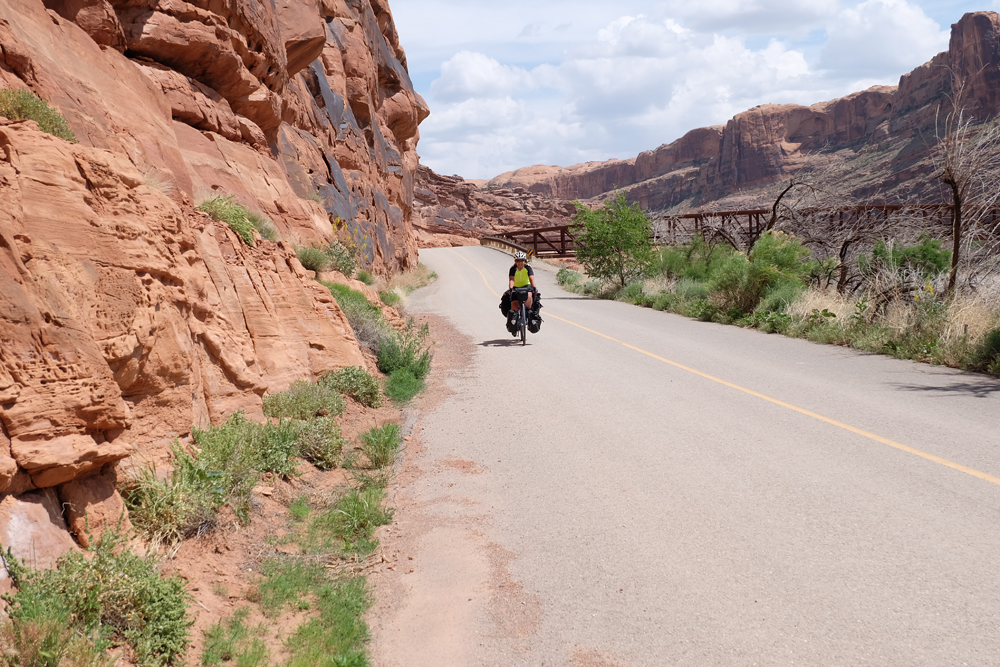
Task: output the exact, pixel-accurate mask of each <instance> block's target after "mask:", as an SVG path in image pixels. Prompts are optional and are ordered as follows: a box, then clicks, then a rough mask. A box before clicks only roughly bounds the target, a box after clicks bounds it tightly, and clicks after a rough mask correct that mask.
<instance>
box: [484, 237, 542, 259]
mask: <svg viewBox="0 0 1000 667" xmlns="http://www.w3.org/2000/svg"><path fill="white" fill-rule="evenodd" d="M479 244H480V245H484V246H486V247H488V248H496V249H497V250H501V251H503V252H505V253H508V254H510V255H513V254H514V253H515V252H517V251H518V250H520V251H521V252H523V253H525V254H526V255H528V257H529V258H530V257H533V256H534V254H535V251H534V250H532V249H531V248H528V247H526V246H523V245H521V244H519V243H514V242H513V241H511V240H509V239H505V238H503V237H502V236H484V237H482V238H481V239H479Z"/></svg>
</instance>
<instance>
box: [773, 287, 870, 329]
mask: <svg viewBox="0 0 1000 667" xmlns="http://www.w3.org/2000/svg"><path fill="white" fill-rule="evenodd" d="M855 301H856V300H852V299H851V298H849V297H846V296H844V295H843V294H837V292H835V291H833V290H816V289H811V290H806V291H805V292H803V293H802V296H801V297H800V298H799V299H798V300H797V301H794V302H792V303H791V304H789V306H788V308H787V309H786V311H785V312H787V313H788V314H789V315H791V316H793V317H794V316H796V315H798V316H800V317H803V318H805V317H809V315H810V314H812V312H813V311H814V310H819V311H820V312H822V311H823V310H824V309H826V310H827V311H829V312H831V313H833V314H834V315H836V316H837V319H838V320H841V321H844V320H847V319H849V318H850V317H851V315H853V314H854V312H855V305H854V304H855Z"/></svg>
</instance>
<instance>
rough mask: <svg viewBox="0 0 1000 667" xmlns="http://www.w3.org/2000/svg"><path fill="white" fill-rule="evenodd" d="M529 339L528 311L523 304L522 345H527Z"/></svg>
mask: <svg viewBox="0 0 1000 667" xmlns="http://www.w3.org/2000/svg"><path fill="white" fill-rule="evenodd" d="M527 338H528V309H527V308H525V307H524V303H523V302H522V303H521V345H524V344H526V342H527Z"/></svg>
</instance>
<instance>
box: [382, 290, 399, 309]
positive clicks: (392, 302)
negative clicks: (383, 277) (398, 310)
mask: <svg viewBox="0 0 1000 667" xmlns="http://www.w3.org/2000/svg"><path fill="white" fill-rule="evenodd" d="M378 298H380V299H381V300H382V303H384V304H385V305H387V306H389V307H390V308H395V307H396V306H398V305H399V304H400V303H401V302H402V301H403V297H401V296H399V294H397V293H396V292H395V291H392V290H389V291H386V292H379V293H378Z"/></svg>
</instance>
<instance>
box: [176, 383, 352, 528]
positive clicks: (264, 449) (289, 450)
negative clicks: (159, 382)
mask: <svg viewBox="0 0 1000 667" xmlns="http://www.w3.org/2000/svg"><path fill="white" fill-rule="evenodd" d="M338 398H339V396H338ZM341 400H343V399H341ZM299 430H300V426H299V424H298V423H297V422H295V421H291V420H283V421H281V422H279V423H278V424H277V425H275V424H270V423H267V424H258V423H257V422H254V421H251V420H249V419H247V418H246V416H244V414H243V413H242V412H237V413H236V414H234V415H232V416H231V417H230V418H229V419H228V420H227V421H226V423H225V424H223V425H222V426H214V427H212V428H210V429H208V430H204V431H203V430H201V429H198V428H194V429H191V435H192V437H193V438H194V441H195V443H196V444H197V445H198V447H200V448H201V451H199V452H198V453H197V456H192V455H191V454H188V453H187V452H185V451H182V450H180V449H177V450H175V454H176V455H177V465H176V468H175V469H174V474H175V475H182V476H185V477H187V478H188V479H190V480H193V481H191V482H190V483H192V484H200V485H202V486H204V487H207V488H209V489H212V491H213V493H215V494H216V497H217V499H218V501H219V504H221V503H222V502H228V503H229V504H230V505H231V506H232V507H233V510H234V511H235V512H236V515H237V516H239V517H240V519H242V520H243V521H248V520H249V513H250V502H251V496H252V491H253V487H254V486H256V485H257V483H258V481H259V480H260V475H261V473H264V472H273V473H276V474H278V475H282V476H284V477H288V476H291V475H293V474H295V465H294V462H293V461H292V457H293V456H295V454H296V453H297V443H298V439H299Z"/></svg>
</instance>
